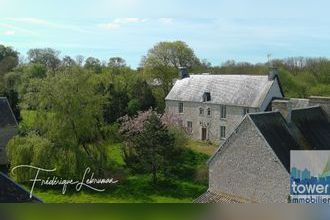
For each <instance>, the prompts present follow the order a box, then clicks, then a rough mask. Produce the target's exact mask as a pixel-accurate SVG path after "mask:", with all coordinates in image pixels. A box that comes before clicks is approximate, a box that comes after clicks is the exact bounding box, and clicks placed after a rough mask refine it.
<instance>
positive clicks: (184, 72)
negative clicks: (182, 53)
mask: <svg viewBox="0 0 330 220" xmlns="http://www.w3.org/2000/svg"><path fill="white" fill-rule="evenodd" d="M188 77H190V76H189V73H188V69H187V67H179V79H184V78H188Z"/></svg>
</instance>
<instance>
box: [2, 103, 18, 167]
mask: <svg viewBox="0 0 330 220" xmlns="http://www.w3.org/2000/svg"><path fill="white" fill-rule="evenodd" d="M17 127H18V125H17V121H16V119H15V116H14V114H13V111H12V110H11V107H10V105H9V102H8V100H7V98H3V97H0V166H3V165H7V163H8V161H7V156H6V149H5V147H6V145H7V143H8V141H9V140H10V139H11V138H12V137H13V136H15V135H16V134H17Z"/></svg>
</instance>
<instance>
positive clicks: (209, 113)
mask: <svg viewBox="0 0 330 220" xmlns="http://www.w3.org/2000/svg"><path fill="white" fill-rule="evenodd" d="M207 116H211V108H207Z"/></svg>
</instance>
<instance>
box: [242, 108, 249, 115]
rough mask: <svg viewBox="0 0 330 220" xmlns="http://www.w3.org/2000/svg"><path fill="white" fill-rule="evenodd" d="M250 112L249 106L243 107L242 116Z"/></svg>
mask: <svg viewBox="0 0 330 220" xmlns="http://www.w3.org/2000/svg"><path fill="white" fill-rule="evenodd" d="M249 113H250V109H249V108H243V116H244V115H246V114H249Z"/></svg>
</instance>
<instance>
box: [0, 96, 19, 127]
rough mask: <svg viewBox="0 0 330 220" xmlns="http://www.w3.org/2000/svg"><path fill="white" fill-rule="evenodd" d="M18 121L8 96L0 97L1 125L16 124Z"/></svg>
mask: <svg viewBox="0 0 330 220" xmlns="http://www.w3.org/2000/svg"><path fill="white" fill-rule="evenodd" d="M16 125H17V121H16V119H15V116H14V114H13V112H12V110H11V107H10V105H9V102H8V100H7V98H4V97H0V127H6V126H16Z"/></svg>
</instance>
